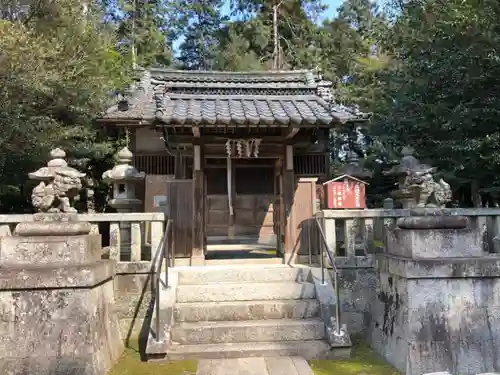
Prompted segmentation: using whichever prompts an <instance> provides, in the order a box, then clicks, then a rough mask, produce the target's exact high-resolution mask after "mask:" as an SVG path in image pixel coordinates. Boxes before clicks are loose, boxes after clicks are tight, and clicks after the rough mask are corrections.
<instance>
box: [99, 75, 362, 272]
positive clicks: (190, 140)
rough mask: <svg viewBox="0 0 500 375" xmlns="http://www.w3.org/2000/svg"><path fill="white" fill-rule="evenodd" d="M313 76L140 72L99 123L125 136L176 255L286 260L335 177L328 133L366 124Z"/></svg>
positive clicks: (146, 201) (149, 203)
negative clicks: (256, 255) (226, 249)
mask: <svg viewBox="0 0 500 375" xmlns="http://www.w3.org/2000/svg"><path fill="white" fill-rule="evenodd" d="M331 87H332V83H331V82H328V81H324V80H323V79H322V77H321V75H320V74H318V73H317V72H314V71H307V70H300V71H278V72H276V71H273V72H269V71H262V72H260V71H259V72H216V71H178V70H166V69H151V70H148V71H141V72H140V77H139V78H138V79H137V82H136V83H135V84H134V85H133V87H132V88H131V89H130V92H129V94H128V95H125V96H122V97H120V98H119V99H118V101H117V103H116V105H114V106H113V107H112V108H110V109H109V110H108V111H107V113H106V114H105V116H104V117H103V118H101V119H100V120H99V121H100V122H101V123H102V124H103V125H104V126H106V127H119V128H122V129H127V132H128V134H129V137H130V145H129V148H130V150H131V151H132V153H133V154H134V159H133V162H134V166H135V167H136V168H137V169H138V170H139V171H143V172H145V173H146V179H145V181H144V186H142V187H139V189H138V193H137V194H138V197H137V198H139V199H141V200H142V201H143V207H142V210H143V211H145V212H150V211H157V210H165V212H167V214H168V215H169V217H170V218H172V219H173V223H174V244H173V248H174V251H175V257H176V258H190V260H191V264H203V261H204V259H205V257H206V256H207V254H208V253H207V251H208V250H207V249H209V247H210V246H211V245H213V244H217V243H220V244H222V243H233V244H236V245H237V244H251V243H255V244H268V245H269V246H270V247H271V248H275V249H277V250H276V257H280V258H285V261H289V258H290V257H291V256H292V253H293V248H294V246H295V243H296V241H297V237H298V233H299V231H300V223H301V221H303V220H305V219H308V218H310V217H311V216H312V215H313V214H314V212H315V210H316V182H317V181H318V179H319V180H320V181H325V180H326V179H327V178H328V177H329V167H330V166H329V160H330V157H329V150H328V138H329V131H330V129H332V128H335V127H336V126H339V125H340V124H343V123H348V122H351V123H355V122H362V121H365V120H366V117H365V116H364V115H362V114H360V113H358V112H356V111H353V110H350V109H348V108H345V107H343V106H340V105H338V104H336V103H335V102H334V97H333V95H332V91H331Z"/></svg>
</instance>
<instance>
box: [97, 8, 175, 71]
mask: <svg viewBox="0 0 500 375" xmlns="http://www.w3.org/2000/svg"><path fill="white" fill-rule="evenodd" d="M174 3H177V2H174V1H168V0H167V1H165V0H102V1H101V2H100V3H99V5H100V8H101V10H102V12H103V14H104V20H105V22H106V23H107V24H108V25H110V26H111V27H112V28H113V29H114V31H115V33H116V38H117V46H118V48H119V51H120V53H121V54H122V55H123V56H125V57H126V59H127V60H128V61H129V62H130V64H132V61H133V59H134V56H133V53H134V51H133V48H135V55H136V56H135V63H136V64H137V65H138V66H141V67H145V68H147V67H166V66H170V65H171V64H172V41H173V40H174V39H176V38H177V37H178V33H177V29H178V26H179V25H180V22H181V21H180V20H179V19H178V18H176V17H175V13H174V11H175V10H176V7H175V5H174Z"/></svg>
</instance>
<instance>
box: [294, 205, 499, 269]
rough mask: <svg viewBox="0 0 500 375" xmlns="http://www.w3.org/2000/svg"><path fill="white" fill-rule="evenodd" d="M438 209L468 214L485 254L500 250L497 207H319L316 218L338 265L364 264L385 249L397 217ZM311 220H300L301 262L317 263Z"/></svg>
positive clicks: (316, 238) (317, 246)
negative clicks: (477, 231) (479, 236)
mask: <svg viewBox="0 0 500 375" xmlns="http://www.w3.org/2000/svg"><path fill="white" fill-rule="evenodd" d="M438 211H439V212H440V213H442V214H444V215H454V216H466V217H469V219H470V222H471V225H473V226H474V227H475V228H477V229H478V230H479V231H480V233H481V238H482V241H483V249H484V251H485V253H500V241H495V240H494V238H495V237H499V236H500V209H499V208H454V209H451V208H450V209H443V210H437V209H433V208H425V209H418V210H412V209H367V210H322V211H320V212H318V213H317V214H316V217H318V218H319V220H320V222H321V223H322V226H323V230H324V232H325V235H326V240H327V242H328V246H329V247H330V248H331V249H332V251H334V253H335V254H336V262H337V265H338V266H342V265H346V266H347V265H353V266H356V265H358V266H359V265H365V266H366V265H369V264H372V263H373V259H372V257H371V256H370V254H373V253H379V252H384V251H385V248H386V245H387V241H388V238H387V233H388V231H387V229H388V228H392V227H394V225H395V222H396V220H397V219H398V218H400V217H408V216H415V215H420V214H421V215H432V214H434V213H437V212H438ZM314 220H316V218H313V219H309V220H305V221H304V222H302V223H301V228H302V234H301V239H300V247H299V248H300V250H299V254H300V256H301V259H302V261H301V262H302V263H309V262H310V261H311V262H313V263H315V262H317V256H318V254H319V253H320V251H319V249H320V246H321V244H320V234H319V231H318V230H317V228H316V227H317V225H316V224H315V222H314Z"/></svg>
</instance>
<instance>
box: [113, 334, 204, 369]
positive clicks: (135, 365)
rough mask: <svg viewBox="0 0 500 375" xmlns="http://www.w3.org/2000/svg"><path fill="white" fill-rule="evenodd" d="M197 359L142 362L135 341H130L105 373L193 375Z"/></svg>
mask: <svg viewBox="0 0 500 375" xmlns="http://www.w3.org/2000/svg"><path fill="white" fill-rule="evenodd" d="M197 367H198V364H197V361H165V362H142V361H141V355H140V353H139V346H138V345H137V343H136V342H135V343H130V344H129V347H128V348H126V349H125V351H124V352H123V354H122V356H121V357H120V360H119V361H118V363H116V365H115V366H114V367H113V368H112V369H111V371H110V372H108V374H107V375H195V374H196V369H197Z"/></svg>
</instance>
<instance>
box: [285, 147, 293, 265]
mask: <svg viewBox="0 0 500 375" xmlns="http://www.w3.org/2000/svg"><path fill="white" fill-rule="evenodd" d="M283 167H284V168H283V206H284V222H285V230H284V235H285V249H284V253H285V262H288V261H289V260H290V258H291V256H292V253H293V250H294V247H295V244H294V243H292V242H293V235H292V231H293V225H294V224H293V220H292V219H293V218H292V216H291V210H292V204H293V196H294V193H295V175H294V173H293V146H292V145H286V146H285V163H284V165H283Z"/></svg>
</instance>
